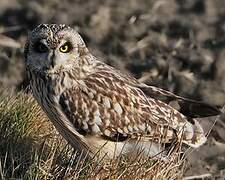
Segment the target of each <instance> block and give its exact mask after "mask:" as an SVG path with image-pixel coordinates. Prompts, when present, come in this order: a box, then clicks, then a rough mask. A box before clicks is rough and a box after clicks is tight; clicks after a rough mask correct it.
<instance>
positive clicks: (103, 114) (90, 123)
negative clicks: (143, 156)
mask: <svg viewBox="0 0 225 180" xmlns="http://www.w3.org/2000/svg"><path fill="white" fill-rule="evenodd" d="M77 83H78V85H77V86H76V87H74V88H70V89H67V90H65V91H64V93H62V95H61V96H60V102H59V104H60V106H61V109H62V111H63V112H64V114H65V115H66V116H67V118H68V119H69V120H70V121H71V122H72V123H73V124H74V127H75V128H76V130H77V131H78V132H79V133H81V134H83V135H87V134H92V135H100V136H102V137H104V138H106V139H109V140H111V141H124V140H126V139H127V138H139V137H145V138H146V139H150V140H157V141H160V142H163V143H169V142H171V141H172V140H173V139H174V138H178V139H180V140H181V139H182V142H184V143H186V144H188V145H190V146H193V147H198V146H199V145H201V144H203V143H204V142H205V140H206V138H205V136H204V132H203V130H202V128H201V126H200V125H199V124H198V123H197V122H194V124H191V123H190V122H188V120H187V118H186V117H185V116H184V115H182V114H181V113H179V112H178V111H177V110H176V109H174V108H173V107H171V106H169V105H168V104H166V103H164V102H162V101H160V100H158V99H153V98H151V97H149V96H146V94H145V93H144V92H143V91H142V90H141V88H139V87H136V86H134V85H133V84H134V81H133V80H132V81H129V77H123V76H121V75H120V74H119V73H116V72H115V71H113V69H111V67H108V68H107V67H104V68H101V67H98V68H96V71H95V73H93V74H90V75H89V76H87V77H86V78H84V79H82V80H78V81H77Z"/></svg>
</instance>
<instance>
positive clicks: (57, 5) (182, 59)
mask: <svg viewBox="0 0 225 180" xmlns="http://www.w3.org/2000/svg"><path fill="white" fill-rule="evenodd" d="M40 23H65V24H69V25H71V26H72V27H74V28H75V29H77V30H78V31H79V32H80V34H81V35H82V36H83V38H84V40H85V42H86V43H87V44H88V46H89V48H90V50H91V51H92V52H93V54H95V55H96V56H98V57H101V58H102V59H104V60H105V62H107V63H108V64H110V65H113V66H115V67H117V68H119V69H121V70H122V71H128V72H130V73H132V74H133V75H134V76H135V77H136V78H138V79H139V80H140V81H143V82H145V83H147V84H151V85H157V86H158V87H162V88H164V89H168V90H170V91H172V92H174V93H176V94H179V95H182V96H186V97H191V98H193V99H198V100H203V101H205V102H207V103H210V104H214V105H218V106H220V107H223V105H224V103H225V1H224V0H126V1H116V0H74V1H72V0H65V1H63V2H62V1H59V0H48V1H45V0H37V1H34V0H29V1H27V0H10V1H9V0H0V85H2V86H4V87H10V88H13V89H15V90H21V89H25V88H26V87H27V84H28V82H27V78H26V75H25V70H24V64H23V44H24V42H25V39H26V34H27V30H31V29H32V28H33V27H35V26H36V25H37V24H40ZM9 37H10V38H9ZM214 119H215V118H211V119H206V120H204V121H202V123H203V124H204V125H205V127H206V128H208V129H209V127H210V124H213V120H214ZM224 171H225V118H224V117H221V118H220V119H218V123H217V124H216V126H215V127H214V129H213V131H212V133H211V135H210V140H209V141H208V143H207V144H206V145H205V146H203V147H202V148H200V149H198V150H197V151H195V152H193V153H192V154H191V155H190V163H189V164H188V168H187V176H188V175H200V174H207V173H210V174H213V176H221V177H223V172H224ZM224 177H225V175H224Z"/></svg>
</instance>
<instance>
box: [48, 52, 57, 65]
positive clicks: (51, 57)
mask: <svg viewBox="0 0 225 180" xmlns="http://www.w3.org/2000/svg"><path fill="white" fill-rule="evenodd" d="M48 60H49V62H50V68H54V67H55V65H56V62H55V51H54V50H51V51H50V52H49V55H48Z"/></svg>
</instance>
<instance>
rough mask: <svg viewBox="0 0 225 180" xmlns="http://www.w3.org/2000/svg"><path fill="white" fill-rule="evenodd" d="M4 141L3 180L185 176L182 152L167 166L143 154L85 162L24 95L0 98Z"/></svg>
mask: <svg viewBox="0 0 225 180" xmlns="http://www.w3.org/2000/svg"><path fill="white" fill-rule="evenodd" d="M0 139H1V141H0V179H4V178H5V179H9V178H21V179H157V180H158V179H181V178H182V175H183V169H184V161H182V160H180V159H181V158H180V150H179V148H177V149H176V150H175V151H174V153H173V154H172V155H171V156H170V157H168V159H167V160H166V161H163V160H152V159H148V158H146V157H143V156H142V155H141V154H139V155H136V156H135V157H134V156H131V157H120V158H118V159H114V160H112V161H108V162H105V161H101V160H99V161H98V162H96V161H92V160H88V159H86V158H80V157H81V156H79V155H78V153H76V151H74V150H73V149H72V148H71V147H70V146H69V145H68V144H67V143H66V142H65V141H64V140H63V139H62V138H61V136H60V135H59V134H58V133H57V131H56V130H55V129H54V127H53V126H52V124H51V123H50V122H49V121H48V119H47V118H46V116H45V115H44V114H43V112H42V111H41V109H40V107H39V106H38V105H37V104H36V102H35V101H34V100H33V98H32V97H31V95H29V94H25V93H18V94H17V95H13V94H12V93H9V92H6V91H2V92H0ZM82 157H83V156H82Z"/></svg>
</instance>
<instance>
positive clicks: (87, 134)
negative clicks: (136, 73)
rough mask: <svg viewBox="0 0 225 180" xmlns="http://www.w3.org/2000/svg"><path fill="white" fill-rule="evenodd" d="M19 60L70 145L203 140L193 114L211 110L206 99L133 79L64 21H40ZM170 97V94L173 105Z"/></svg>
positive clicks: (152, 147) (125, 146) (136, 146)
mask: <svg viewBox="0 0 225 180" xmlns="http://www.w3.org/2000/svg"><path fill="white" fill-rule="evenodd" d="M25 59H26V60H25V62H26V67H27V72H28V75H29V77H30V84H31V87H32V91H33V94H34V97H35V98H36V100H37V101H38V103H39V104H40V105H41V106H42V108H43V110H44V111H45V112H46V114H47V115H48V117H49V118H50V120H51V121H52V122H53V124H54V125H55V127H56V129H57V130H58V131H59V132H60V133H61V134H62V136H63V137H64V138H65V139H66V140H67V141H68V142H69V143H70V144H71V145H72V146H73V147H74V148H76V149H78V150H80V151H85V152H90V154H95V153H96V152H98V151H99V149H100V153H101V154H102V155H105V154H106V155H107V156H108V157H110V158H112V157H113V156H114V155H115V156H118V155H119V154H121V151H122V154H125V153H129V152H131V151H136V150H140V149H143V150H144V152H145V153H146V154H147V153H149V155H151V156H153V155H155V154H157V153H159V152H160V151H164V150H165V149H164V148H165V147H164V146H162V144H164V143H166V144H167V143H172V142H174V141H177V142H183V143H185V144H187V145H189V146H191V147H199V146H200V145H202V144H203V143H204V142H205V141H206V137H205V134H204V132H203V130H202V127H201V126H200V124H199V123H198V121H196V120H195V119H194V118H197V117H200V118H201V117H206V116H214V115H218V114H219V113H220V111H219V110H218V109H217V108H215V107H212V106H209V105H207V104H204V103H201V102H197V101H193V100H189V99H185V98H182V97H179V96H177V95H174V94H173V93H170V92H168V91H165V90H162V89H159V88H156V87H152V86H147V85H145V84H142V83H139V82H138V81H137V80H136V79H134V78H133V77H131V76H129V75H127V74H124V73H121V72H120V71H118V70H116V69H114V68H113V67H110V66H108V65H106V64H105V63H103V62H101V61H99V60H98V59H97V58H95V57H94V56H93V55H92V54H91V53H90V52H89V51H88V49H87V47H86V45H85V43H84V42H83V40H82V38H81V37H80V35H79V34H78V33H77V32H76V31H74V30H73V29H71V28H70V27H68V26H66V25H56V24H42V25H39V26H38V27H37V28H35V29H34V30H33V31H32V32H31V33H30V34H29V36H28V40H27V44H26V46H25ZM171 102H176V103H175V104H176V107H173V106H172V104H173V103H171Z"/></svg>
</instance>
